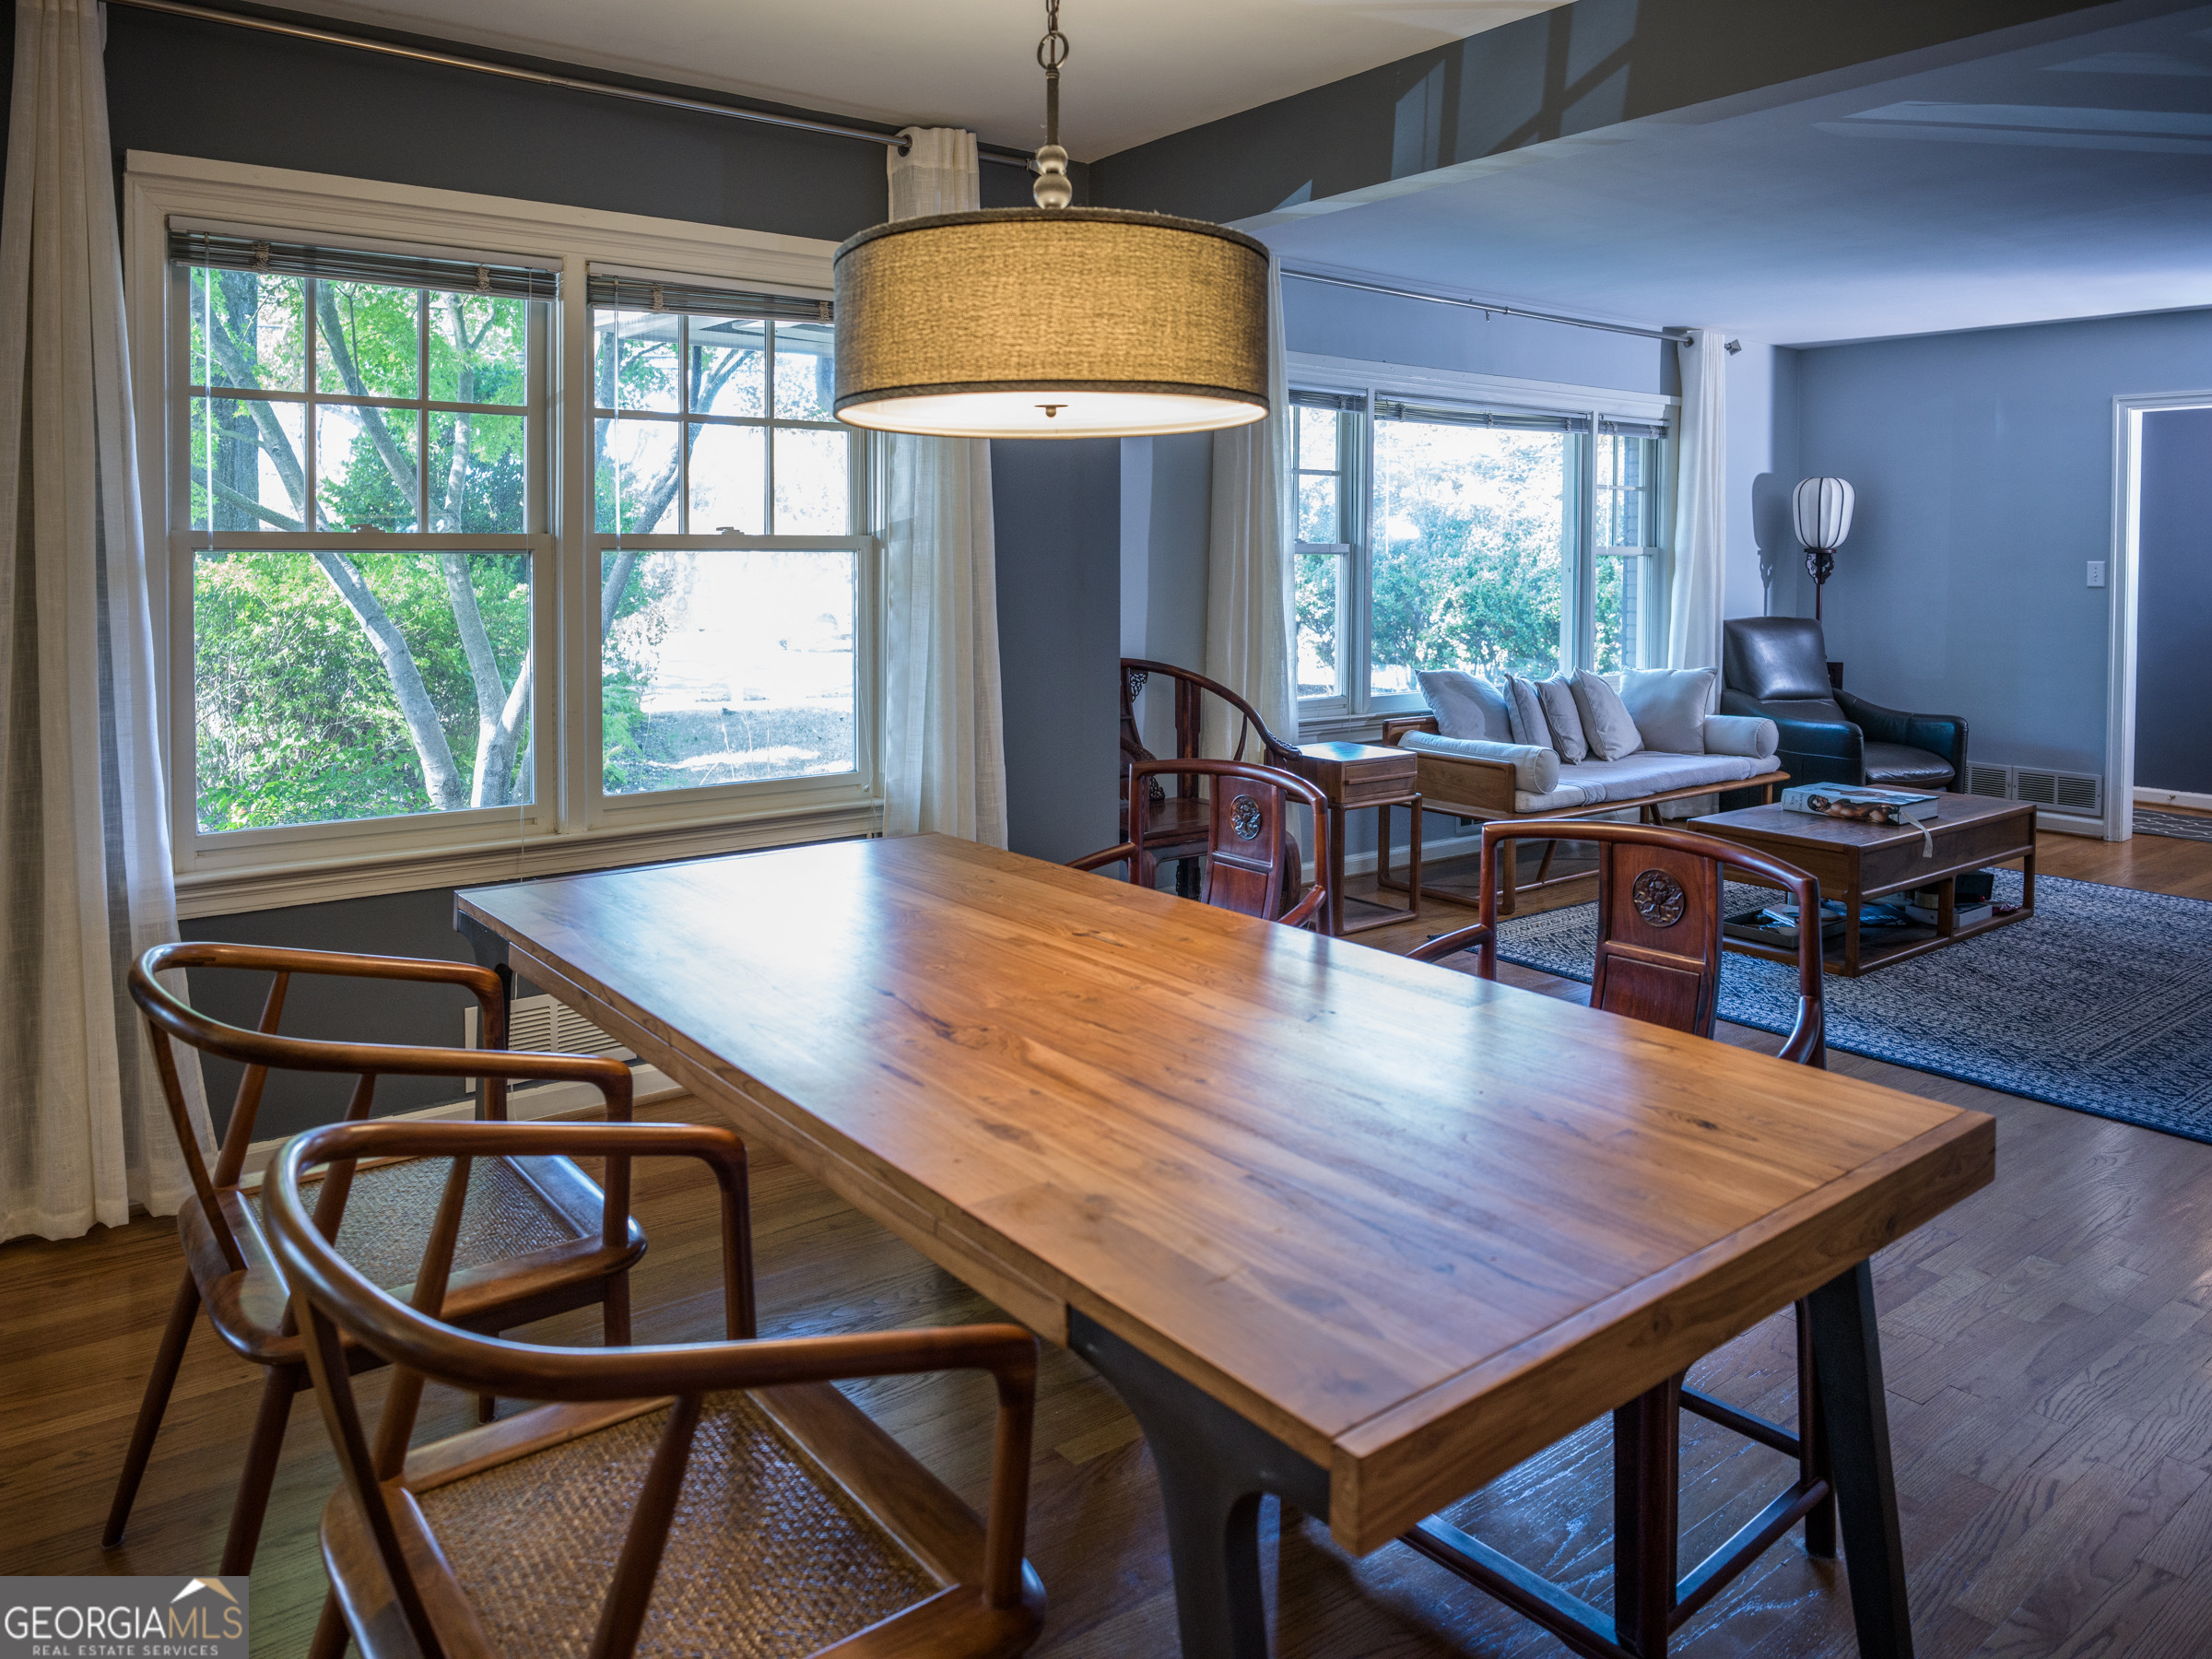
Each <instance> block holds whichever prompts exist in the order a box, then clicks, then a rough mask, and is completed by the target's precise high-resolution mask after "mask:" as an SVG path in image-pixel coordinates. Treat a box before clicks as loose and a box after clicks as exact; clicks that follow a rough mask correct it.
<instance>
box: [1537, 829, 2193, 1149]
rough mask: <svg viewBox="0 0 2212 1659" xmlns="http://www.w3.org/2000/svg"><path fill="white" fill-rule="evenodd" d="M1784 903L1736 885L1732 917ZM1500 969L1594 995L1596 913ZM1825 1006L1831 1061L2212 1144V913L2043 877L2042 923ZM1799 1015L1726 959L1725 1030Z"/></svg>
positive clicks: (1787, 992)
mask: <svg viewBox="0 0 2212 1659" xmlns="http://www.w3.org/2000/svg"><path fill="white" fill-rule="evenodd" d="M1996 881H1997V888H1996V897H1997V898H1998V899H2000V900H2009V901H2012V902H2016V903H2017V902H2018V900H2019V892H2020V877H2019V875H2018V872H2017V871H2012V870H2000V871H1998V872H1997V876H1996ZM1771 897H1772V895H1771V893H1767V892H1765V891H1764V890H1763V889H1760V888H1743V887H1736V886H1735V885H1733V884H1732V885H1731V886H1730V887H1729V889H1728V900H1729V909H1730V910H1731V911H1732V912H1734V911H1736V910H1739V909H1743V910H1750V909H1756V908H1758V907H1759V905H1760V904H1762V903H1764V902H1766V901H1767V900H1769V899H1771ZM1499 955H1500V956H1501V957H1503V958H1504V959H1506V960H1507V961H1509V962H1518V963H1519V964H1521V965H1522V966H1523V967H1524V968H1534V969H1537V970H1539V971H1542V972H1545V973H1553V974H1558V975H1559V977H1560V978H1562V979H1571V980H1580V981H1581V982H1583V983H1584V984H1587V983H1589V982H1590V971H1591V966H1592V964H1593V962H1594V960H1595V959H1596V955H1597V905H1596V903H1595V902H1594V901H1592V902H1590V903H1587V904H1579V905H1575V906H1572V907H1571V908H1570V909H1566V910H1557V911H1548V912H1545V913H1543V914H1541V915H1535V916H1517V917H1513V918H1511V919H1509V920H1506V921H1504V922H1503V924H1502V925H1501V926H1500V929H1499ZM1825 996H1826V998H1827V1003H1828V1043H1829V1046H1830V1048H1835V1049H1841V1050H1844V1051H1846V1052H1847V1053H1853V1054H1865V1055H1866V1056H1868V1057H1869V1058H1870V1059H1875V1060H1886V1061H1888V1063H1889V1064H1891V1065H1903V1066H1910V1067H1911V1068H1912V1069H1913V1070H1914V1071H1924V1072H1934V1073H1935V1074H1936V1075H1937V1076H1938V1077H1957V1078H1959V1079H1960V1080H1962V1081H1964V1082H1968V1083H1980V1084H1983V1085H1984V1086H1985V1087H1987V1088H1998V1089H2003V1090H2004V1091H2005V1092H2006V1094H2017V1095H2026V1096H2027V1097H2029V1098H2030V1100H2046V1101H2048V1102H2050V1103H2051V1104H2052V1105H2053V1106H2065V1107H2070V1108H2072V1109H2073V1110H2074V1111H2076V1112H2093V1113H2094V1114H2096V1115H2097V1116H2099V1117H2106V1118H2116V1119H2118V1120H2119V1121H2120V1122H2122V1123H2125V1124H2140V1125H2142V1126H2143V1127H2144V1128H2147V1129H2160V1130H2163V1131H2165V1132H2166V1133H2167V1134H2169V1135H2183V1136H2185V1137H2187V1138H2188V1139H2190V1140H2196V1141H2205V1142H2206V1143H2212V902H2207V901H2206V900H2201V899H2176V898H2173V897H2171V896H2170V895H2168V894H2164V893H2144V892H2137V891H2136V890H2135V889H2134V888H2116V887H2106V886H2103V885H2102V884H2100V883H2098V882H2093V881H2068V880H2065V879H2062V878H2059V877H2049V876H2045V877H2039V878H2038V879H2037V881H2036V884H2035V914H2034V916H2033V917H2032V918H2030V920H2029V921H2026V922H2023V923H2019V924H2017V925H2014V926H2011V927H2002V928H1998V929H1996V930H1995V931H1994V932H1992V933H1988V934H1984V935H1982V936H1980V937H1979V938H1974V939H1970V940H1968V941H1966V942H1965V943H1964V944H1961V945H1955V946H1953V947H1951V948H1950V949H1948V950H1938V951H1933V952H1931V953H1930V954H1928V955H1926V956H1924V957H1915V958H1914V959H1912V960H1911V961H1909V962H1900V963H1899V964H1898V965H1897V966H1895V967H1894V968H1885V969H1883V970H1882V971H1880V972H1878V973H1872V974H1868V975H1867V976H1866V977H1865V978H1863V979H1855V980H1848V979H1840V978H1837V977H1836V976H1835V975H1833V974H1830V976H1829V980H1828V985H1827V990H1826V992H1825ZM1796 1006H1797V971H1796V969H1795V967H1794V966H1792V965H1788V964H1784V963H1781V962H1769V961H1764V960H1761V959H1759V958H1756V957H1744V956H1736V955H1735V954H1733V953H1730V954H1729V955H1727V956H1726V957H1725V958H1724V961H1723V966H1722V971H1721V1002H1720V1017H1721V1018H1723V1019H1726V1020H1733V1021H1734V1022H1735V1023H1736V1024H1737V1025H1746V1026H1752V1027H1755V1028H1757V1029H1758V1030H1762V1031H1772V1032H1775V1033H1776V1034H1778V1035H1779V1034H1781V1033H1783V1032H1785V1031H1787V1030H1789V1029H1790V1024H1791V1022H1792V1020H1793V1019H1794V1018H1795V1015H1796Z"/></svg>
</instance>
